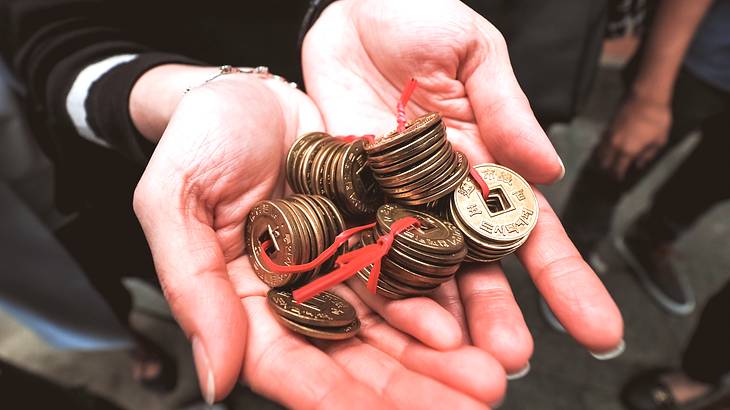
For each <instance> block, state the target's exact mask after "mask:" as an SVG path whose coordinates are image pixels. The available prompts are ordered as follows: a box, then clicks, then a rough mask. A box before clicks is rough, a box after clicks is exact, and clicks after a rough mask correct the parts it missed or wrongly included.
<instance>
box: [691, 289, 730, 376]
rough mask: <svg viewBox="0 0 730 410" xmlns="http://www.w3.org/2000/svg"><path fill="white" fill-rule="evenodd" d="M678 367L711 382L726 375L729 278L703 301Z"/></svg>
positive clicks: (728, 370) (729, 356) (729, 358)
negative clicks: (703, 305) (700, 313)
mask: <svg viewBox="0 0 730 410" xmlns="http://www.w3.org/2000/svg"><path fill="white" fill-rule="evenodd" d="M682 370H683V371H684V372H685V373H686V374H687V375H689V376H690V377H691V378H693V379H695V380H699V381H702V382H705V383H710V384H715V383H717V382H719V381H721V379H722V378H723V377H725V376H727V375H730V282H728V283H726V284H725V287H724V288H722V290H720V291H719V292H718V293H716V294H715V295H714V296H713V297H712V298H711V299H710V300H709V301H708V302H707V305H705V308H704V309H703V310H702V316H700V321H699V323H698V324H697V327H696V328H695V331H694V333H693V334H692V338H691V339H690V341H689V344H688V345H687V348H686V350H685V351H684V356H683V357H682Z"/></svg>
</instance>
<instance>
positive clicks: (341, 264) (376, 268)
mask: <svg viewBox="0 0 730 410" xmlns="http://www.w3.org/2000/svg"><path fill="white" fill-rule="evenodd" d="M374 225H375V224H370V225H367V227H372V226H374ZM420 225H421V224H420V222H418V219H416V218H414V217H412V216H409V217H406V218H402V219H399V220H397V221H395V222H393V224H392V225H391V227H390V232H389V233H387V234H385V235H383V236H381V237H380V238H378V241H377V242H375V243H373V244H370V245H367V246H364V247H362V248H360V249H356V250H354V251H352V252H348V253H346V254H344V255H341V256H339V257H338V258H337V260H336V261H335V265H336V266H337V267H338V268H337V269H335V270H333V271H332V272H330V273H328V274H326V275H324V276H322V277H319V278H318V279H316V280H314V281H312V282H310V283H308V284H306V285H304V286H302V287H301V288H299V289H297V290H295V291H294V293H293V296H294V300H296V301H297V302H299V303H301V302H305V301H307V300H308V299H310V298H312V297H314V296H316V295H318V294H319V293H321V292H324V291H325V290H327V289H330V288H332V287H334V286H335V285H337V284H339V283H342V282H344V281H346V280H347V279H349V278H350V277H352V276H353V275H355V274H356V273H357V272H359V271H360V270H362V269H364V268H365V267H367V266H369V265H373V268H372V269H371V270H370V277H369V278H368V290H369V291H370V292H371V293H375V292H376V291H377V289H378V278H380V261H381V259H382V258H383V257H384V256H385V255H387V254H388V252H389V251H390V247H391V246H392V245H393V241H394V240H395V237H396V235H398V234H400V233H401V232H403V231H406V230H408V229H410V228H411V227H414V226H415V227H419V226H420Z"/></svg>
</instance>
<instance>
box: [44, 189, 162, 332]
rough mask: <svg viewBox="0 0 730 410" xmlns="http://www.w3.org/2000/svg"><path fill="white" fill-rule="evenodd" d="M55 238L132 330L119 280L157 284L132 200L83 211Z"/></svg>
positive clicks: (126, 297)
mask: <svg viewBox="0 0 730 410" xmlns="http://www.w3.org/2000/svg"><path fill="white" fill-rule="evenodd" d="M56 235H57V237H58V238H59V240H60V241H61V243H62V244H63V245H64V246H65V248H66V250H68V251H69V253H70V254H71V255H72V256H73V257H74V259H75V260H76V261H77V262H78V263H79V265H80V266H81V268H82V269H83V270H84V272H85V273H86V276H87V278H88V279H89V282H90V283H91V285H92V286H93V287H94V288H95V289H96V290H97V291H98V292H99V293H100V294H101V296H102V297H103V298H104V299H105V300H106V302H107V303H108V304H109V307H110V308H111V310H112V312H113V313H114V315H115V316H116V317H117V319H119V321H120V323H121V324H122V325H124V326H126V327H127V328H128V329H129V330H130V331H131V330H132V329H131V328H130V327H129V314H130V312H131V310H132V296H131V294H130V293H129V291H128V290H127V288H126V287H125V286H124V284H123V282H122V280H123V279H124V278H125V277H136V278H140V279H143V280H145V281H148V282H150V283H153V284H157V283H158V282H157V276H156V274H155V270H154V265H153V262H152V255H151V253H150V251H149V247H148V246H147V241H146V240H145V237H144V234H143V232H142V228H141V227H140V226H139V222H138V221H137V219H136V217H135V215H134V212H133V210H132V201H131V197H130V198H122V197H119V198H114V201H105V202H104V203H101V204H99V205H98V206H94V207H90V208H87V209H84V210H83V211H81V212H80V213H79V216H78V217H77V218H76V219H75V220H74V221H72V222H71V223H69V224H68V225H66V226H64V227H63V228H61V229H60V230H58V231H57V232H56ZM133 333H134V332H133Z"/></svg>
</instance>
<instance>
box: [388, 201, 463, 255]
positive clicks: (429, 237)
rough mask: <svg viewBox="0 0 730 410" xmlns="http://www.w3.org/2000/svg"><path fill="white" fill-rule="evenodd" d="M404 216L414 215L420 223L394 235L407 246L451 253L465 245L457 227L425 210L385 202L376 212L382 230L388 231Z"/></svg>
mask: <svg viewBox="0 0 730 410" xmlns="http://www.w3.org/2000/svg"><path fill="white" fill-rule="evenodd" d="M406 217H415V218H416V219H418V221H419V222H420V224H421V226H420V227H419V228H411V229H408V230H406V231H404V232H401V233H400V234H399V235H397V236H396V238H395V240H396V241H401V242H403V243H404V244H406V245H407V246H408V247H413V248H418V249H421V250H423V251H424V252H429V253H435V254H452V253H458V252H460V251H461V250H462V249H463V247H464V246H465V244H464V236H463V235H462V233H461V231H459V229H457V228H456V227H455V226H454V225H452V224H450V223H448V222H444V221H441V220H440V219H438V218H435V217H433V216H431V215H429V214H427V213H425V212H420V211H416V210H413V209H408V208H405V207H403V206H400V205H396V204H385V205H383V206H381V207H380V208H378V212H377V213H376V220H377V223H378V225H379V226H380V227H381V229H382V230H383V232H390V227H391V225H392V224H393V223H394V222H395V221H397V220H399V219H403V218H406Z"/></svg>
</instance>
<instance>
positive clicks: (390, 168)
mask: <svg viewBox="0 0 730 410" xmlns="http://www.w3.org/2000/svg"><path fill="white" fill-rule="evenodd" d="M446 144H448V141H447V140H446V138H441V139H439V140H438V141H436V142H435V143H433V144H430V145H426V146H425V148H424V149H423V150H420V151H416V154H415V155H414V156H412V157H410V158H407V159H404V160H401V161H398V162H396V163H394V164H392V165H383V164H380V163H377V162H374V161H371V160H370V158H368V164H370V168H372V169H373V172H376V173H378V174H388V173H392V172H397V171H399V170H402V169H407V167H409V166H412V165H413V164H416V163H418V162H420V161H423V160H425V159H426V158H430V157H431V156H433V155H435V153H437V152H439V151H441V150H442V149H443V148H444V145H446Z"/></svg>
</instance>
